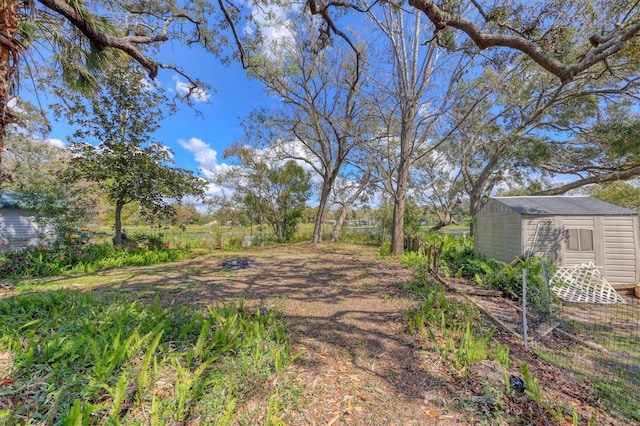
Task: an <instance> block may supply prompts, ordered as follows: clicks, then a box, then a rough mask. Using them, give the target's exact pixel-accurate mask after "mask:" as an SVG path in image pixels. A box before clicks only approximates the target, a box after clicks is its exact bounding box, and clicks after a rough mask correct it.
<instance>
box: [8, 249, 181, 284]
mask: <svg viewBox="0 0 640 426" xmlns="http://www.w3.org/2000/svg"><path fill="white" fill-rule="evenodd" d="M134 241H137V240H134ZM148 241H150V244H151V245H152V246H153V247H154V248H147V247H145V246H142V247H139V246H138V243H134V244H132V245H128V246H127V247H124V248H123V247H114V246H113V245H112V244H111V243H106V242H105V243H102V244H87V245H63V244H54V245H52V246H47V245H42V246H34V247H27V248H24V249H21V250H9V251H5V252H3V253H2V254H0V278H12V279H13V278H25V277H49V276H54V275H63V274H66V273H70V272H85V273H86V272H91V271H96V270H100V269H107V268H115V267H119V266H144V265H153V264H158V263H165V262H172V261H177V260H181V259H184V258H186V257H187V256H189V255H190V252H189V251H187V250H177V249H172V250H169V249H166V248H164V246H163V248H160V249H157V248H155V246H156V245H157V244H156V243H154V242H153V240H148Z"/></svg>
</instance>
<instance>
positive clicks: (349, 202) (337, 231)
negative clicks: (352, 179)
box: [331, 173, 371, 242]
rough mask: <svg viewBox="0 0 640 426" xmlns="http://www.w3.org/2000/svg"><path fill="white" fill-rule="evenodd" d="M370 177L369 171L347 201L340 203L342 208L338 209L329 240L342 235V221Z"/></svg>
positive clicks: (335, 239)
mask: <svg viewBox="0 0 640 426" xmlns="http://www.w3.org/2000/svg"><path fill="white" fill-rule="evenodd" d="M370 178H371V173H369V174H368V175H367V176H365V177H364V179H362V182H361V183H360V186H358V189H357V190H356V192H355V193H354V194H353V195H352V196H351V197H349V199H347V201H345V203H344V204H343V205H342V210H341V211H340V217H338V220H337V221H336V224H335V226H334V227H333V234H331V241H333V242H337V241H338V240H339V239H340V236H341V235H342V227H343V226H344V221H345V220H346V218H347V214H349V210H350V209H351V205H352V204H353V203H355V202H356V200H357V199H358V198H359V197H360V195H361V194H362V193H363V192H364V190H365V189H367V186H369V180H370Z"/></svg>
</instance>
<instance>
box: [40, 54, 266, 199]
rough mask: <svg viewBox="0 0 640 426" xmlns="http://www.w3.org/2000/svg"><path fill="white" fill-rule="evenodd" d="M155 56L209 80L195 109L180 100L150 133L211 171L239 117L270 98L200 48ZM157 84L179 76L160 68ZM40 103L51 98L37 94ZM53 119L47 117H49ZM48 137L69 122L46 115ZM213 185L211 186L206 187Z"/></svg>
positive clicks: (238, 133)
mask: <svg viewBox="0 0 640 426" xmlns="http://www.w3.org/2000/svg"><path fill="white" fill-rule="evenodd" d="M159 59H160V61H161V62H165V61H166V62H169V61H171V63H173V64H177V65H179V66H180V67H181V68H183V69H184V70H185V71H186V72H187V74H188V75H189V76H190V77H194V78H199V79H201V80H203V81H205V82H206V83H208V84H209V85H210V86H211V90H210V91H208V92H207V94H206V95H207V97H208V99H207V100H206V101H195V102H194V108H195V109H196V110H197V112H196V111H195V110H194V109H193V108H191V107H189V106H187V105H186V104H182V105H181V106H180V109H179V111H178V112H177V113H176V114H174V115H172V116H168V117H166V118H165V119H164V120H163V121H162V122H161V127H160V130H158V131H157V132H156V133H155V134H154V139H155V140H157V141H159V142H162V143H163V144H164V145H166V146H168V147H170V148H171V149H172V151H173V153H174V160H175V166H177V167H181V168H185V169H189V170H193V171H194V173H198V174H199V175H200V176H202V177H207V176H210V175H211V172H215V170H216V168H217V166H218V165H219V164H220V163H222V162H223V161H224V160H223V159H222V158H221V157H222V152H223V151H224V149H225V148H226V147H227V146H229V145H230V144H231V143H232V142H234V141H236V140H239V139H240V138H241V137H242V128H241V126H240V123H241V121H242V119H243V118H244V117H245V116H247V114H249V113H250V112H251V110H252V109H254V108H256V107H262V106H266V105H268V104H269V103H270V102H273V99H270V98H269V97H268V96H267V95H266V94H265V91H264V88H263V86H262V84H261V83H260V82H259V81H256V80H251V79H249V78H247V77H246V72H245V70H244V69H243V68H242V66H241V65H240V63H239V62H237V61H233V62H231V63H230V64H228V65H223V64H222V63H221V62H220V60H219V59H217V58H216V57H214V56H213V55H211V54H208V53H206V52H204V51H203V50H201V49H199V48H196V49H190V48H186V47H179V48H174V49H171V51H169V52H167V51H165V52H164V54H163V55H162V56H161V57H159ZM156 80H157V82H158V83H159V85H160V86H161V87H162V88H163V89H165V90H167V91H169V92H176V91H178V92H179V91H180V87H179V86H180V84H183V83H185V82H186V81H185V79H184V78H183V77H182V76H179V75H178V74H177V73H175V72H174V71H173V70H160V73H159V74H158V77H157V78H156ZM41 101H43V103H44V104H48V103H53V102H55V101H56V100H55V99H52V98H48V99H46V98H45V99H41ZM50 119H52V120H53V117H50ZM51 125H52V131H51V133H50V134H49V138H50V139H52V140H54V141H56V143H58V141H60V142H62V143H63V144H64V143H66V138H67V135H69V134H70V133H71V130H72V129H71V128H70V127H69V126H68V125H67V124H66V122H65V121H64V119H63V120H60V121H52V123H51ZM214 191H215V189H214V188H213V187H212V188H211V192H212V193H213V192H214Z"/></svg>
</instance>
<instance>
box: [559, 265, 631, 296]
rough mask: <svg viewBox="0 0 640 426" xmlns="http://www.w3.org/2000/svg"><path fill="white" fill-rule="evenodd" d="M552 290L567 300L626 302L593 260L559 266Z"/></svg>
mask: <svg viewBox="0 0 640 426" xmlns="http://www.w3.org/2000/svg"><path fill="white" fill-rule="evenodd" d="M551 291H553V293H555V294H556V295H557V296H558V297H560V298H561V299H562V300H564V301H566V302H581V303H626V302H625V300H624V299H623V298H622V296H620V295H619V294H618V292H617V291H616V290H615V289H614V288H613V287H612V286H611V284H609V282H608V281H607V280H606V279H605V278H604V277H603V276H602V274H601V273H600V271H599V270H598V268H597V267H596V265H594V264H593V263H592V262H589V263H583V264H582V265H576V266H573V267H571V268H558V271H557V272H556V273H555V275H554V276H553V278H552V279H551Z"/></svg>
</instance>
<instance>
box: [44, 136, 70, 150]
mask: <svg viewBox="0 0 640 426" xmlns="http://www.w3.org/2000/svg"><path fill="white" fill-rule="evenodd" d="M45 142H46V143H48V144H49V145H53V146H55V147H58V148H64V147H65V145H64V142H63V141H61V140H60V139H53V138H52V139H45Z"/></svg>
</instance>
